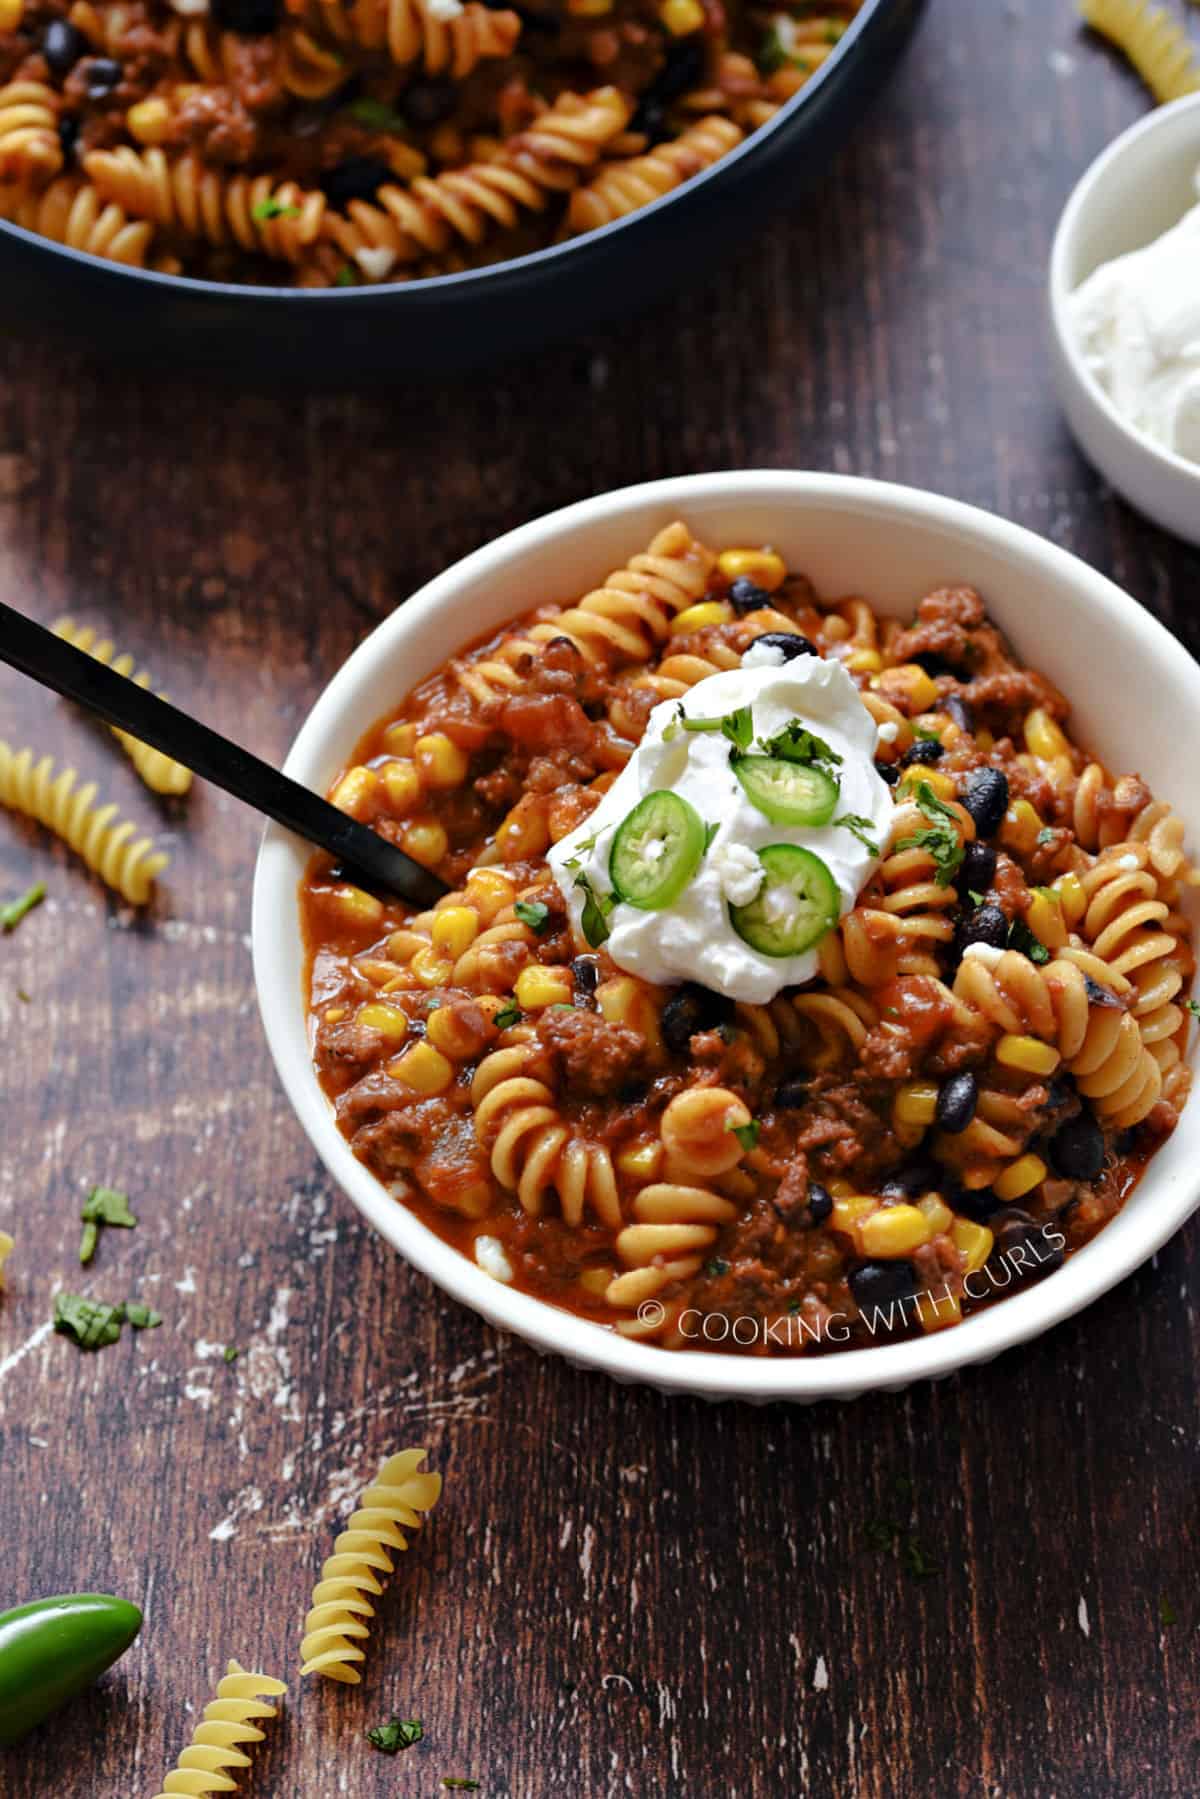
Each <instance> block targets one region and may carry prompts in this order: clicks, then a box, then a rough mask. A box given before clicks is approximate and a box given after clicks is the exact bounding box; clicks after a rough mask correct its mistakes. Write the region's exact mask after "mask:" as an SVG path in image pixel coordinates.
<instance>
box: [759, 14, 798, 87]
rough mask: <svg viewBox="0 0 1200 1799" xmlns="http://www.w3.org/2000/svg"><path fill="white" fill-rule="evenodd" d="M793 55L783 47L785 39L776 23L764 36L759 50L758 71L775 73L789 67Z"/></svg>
mask: <svg viewBox="0 0 1200 1799" xmlns="http://www.w3.org/2000/svg"><path fill="white" fill-rule="evenodd" d="M791 60H792V59H791V57H790V56H789V55H788V53H787V51H786V50H785V49H784V47H783V40H782V39H781V37H780V35H779V33H778V31H776V29H775V27H774V25H772V26H771V28H770V30H769V31H768V32H767V35H766V36H765V37H764V38H763V41H762V47H761V48H760V50H759V52H758V72H759V74H760V75H774V74H776V73H777V72H778V70H780V69H785V68H787V66H788V64H789V63H790V62H791Z"/></svg>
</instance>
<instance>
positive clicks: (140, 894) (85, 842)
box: [0, 741, 170, 906]
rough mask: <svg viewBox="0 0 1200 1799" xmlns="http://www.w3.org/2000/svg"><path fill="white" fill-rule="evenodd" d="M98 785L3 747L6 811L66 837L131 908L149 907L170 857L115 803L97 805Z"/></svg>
mask: <svg viewBox="0 0 1200 1799" xmlns="http://www.w3.org/2000/svg"><path fill="white" fill-rule="evenodd" d="M96 791H97V790H96V784H95V782H94V781H88V782H85V783H84V785H83V786H82V787H81V786H80V785H79V777H78V776H77V774H76V772H75V770H74V769H73V768H64V769H61V770H60V771H59V772H58V773H57V774H56V773H55V769H54V758H53V757H52V756H42V757H41V758H40V759H39V758H38V757H37V756H36V755H35V753H34V751H33V750H31V749H23V750H12V749H10V748H9V746H8V744H6V743H4V742H3V741H0V806H7V807H8V809H9V810H10V811H12V812H21V813H24V815H25V817H26V818H32V819H35V820H36V821H37V823H38V824H40V825H44V826H45V827H46V829H47V830H48V831H53V832H54V834H55V836H57V837H61V838H62V840H63V842H64V843H66V844H67V845H68V846H69V847H70V848H71V849H73V850H74V851H75V854H76V855H77V856H80V857H82V859H83V860H84V861H85V862H86V863H87V865H88V867H89V868H90V869H92V870H93V872H94V873H96V874H98V875H99V876H100V879H101V880H102V881H103V882H105V884H106V885H107V886H109V887H111V888H112V889H113V890H114V891H115V892H116V893H119V894H120V895H121V897H122V898H123V899H126V900H128V901H129V903H130V905H131V906H144V905H147V904H148V903H149V900H150V897H151V895H152V893H153V891H154V883H155V880H156V879H157V878H158V876H159V875H160V874H161V873H162V872H163V870H164V869H165V868H166V866H167V864H168V862H169V861H170V857H169V856H168V855H167V854H166V852H165V851H164V850H156V849H155V848H154V845H153V843H152V842H151V840H150V838H149V837H139V836H138V835H137V827H136V825H134V824H132V823H131V822H130V821H129V820H128V819H124V820H123V819H121V818H120V817H119V815H118V810H117V807H116V806H115V805H114V804H112V803H111V802H110V803H109V804H107V805H97V804H96Z"/></svg>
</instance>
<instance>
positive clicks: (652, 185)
mask: <svg viewBox="0 0 1200 1799" xmlns="http://www.w3.org/2000/svg"><path fill="white" fill-rule="evenodd" d="M742 136H743V133H742V130H741V127H740V126H738V125H735V124H734V122H733V120H732V119H725V118H722V117H721V116H720V114H719V113H718V114H714V115H713V116H712V117H711V118H707V119H701V120H700V121H699V122H698V123H697V124H695V125H689V126H688V128H687V130H686V131H684V132H681V134H680V135H679V136H678V137H677V138H673V139H671V140H670V141H669V142H668V143H665V144H659V145H657V146H656V147H655V148H654V149H653V150H648V151H647V152H646V154H645V155H644V156H631V157H628V158H623V159H620V160H618V161H616V162H612V163H608V164H606V165H605V167H604V168H602V169H601V170H600V172H599V174H597V175H594V176H593V177H592V179H591V180H590V181H589V182H588V184H587V186H586V187H581V188H577V189H576V191H575V192H574V193H573V194H572V195H571V199H570V203H569V205H568V207H567V223H568V225H569V227H570V229H571V230H572V231H573V232H578V231H595V230H597V229H598V228H599V227H600V226H601V225H609V224H611V223H612V221H613V219H619V218H623V217H624V216H625V214H626V213H629V212H636V211H637V210H638V208H639V207H640V206H649V204H650V202H651V201H652V200H657V199H659V198H660V197H661V196H662V195H663V194H669V193H670V192H671V190H672V188H676V187H679V186H680V184H681V183H682V182H684V181H690V180H691V178H692V176H693V175H698V174H700V172H701V170H702V169H707V168H708V167H709V166H710V165H711V164H712V163H714V162H717V161H718V160H719V159H720V158H721V157H722V156H726V155H728V153H729V151H730V150H732V149H733V148H734V146H735V145H736V144H740V143H741V141H742Z"/></svg>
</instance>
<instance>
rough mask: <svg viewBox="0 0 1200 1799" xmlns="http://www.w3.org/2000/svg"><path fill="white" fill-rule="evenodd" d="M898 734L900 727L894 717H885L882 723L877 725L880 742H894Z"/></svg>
mask: <svg viewBox="0 0 1200 1799" xmlns="http://www.w3.org/2000/svg"><path fill="white" fill-rule="evenodd" d="M899 735H900V727H899V725H898V724H897V723H896V721H895V719H892V718H885V719H884V721H883V723H882V724H881V725H880V727H879V741H880V743H895V741H896V739H897V737H899Z"/></svg>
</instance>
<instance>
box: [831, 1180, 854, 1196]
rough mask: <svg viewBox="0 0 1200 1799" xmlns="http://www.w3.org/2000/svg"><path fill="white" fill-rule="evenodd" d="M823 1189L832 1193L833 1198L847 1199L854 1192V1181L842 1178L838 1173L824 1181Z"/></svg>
mask: <svg viewBox="0 0 1200 1799" xmlns="http://www.w3.org/2000/svg"><path fill="white" fill-rule="evenodd" d="M825 1191H826V1192H827V1193H830V1194H832V1196H833V1198H834V1199H847V1198H848V1197H849V1196H850V1194H851V1193H853V1192H854V1182H853V1181H847V1180H843V1179H842V1177H841V1176H840V1175H838V1176H835V1178H834V1179H833V1180H831V1181H826V1182H825Z"/></svg>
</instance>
